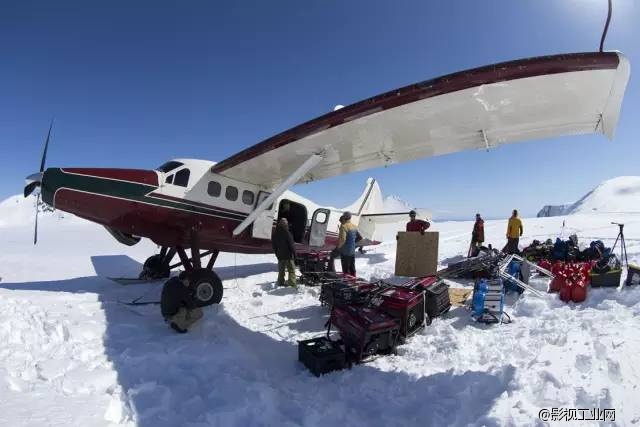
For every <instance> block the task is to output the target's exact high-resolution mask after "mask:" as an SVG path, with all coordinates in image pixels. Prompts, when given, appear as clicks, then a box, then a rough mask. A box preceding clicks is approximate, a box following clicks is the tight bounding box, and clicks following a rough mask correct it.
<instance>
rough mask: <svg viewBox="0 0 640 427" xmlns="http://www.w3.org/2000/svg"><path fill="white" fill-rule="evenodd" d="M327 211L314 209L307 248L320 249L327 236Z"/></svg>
mask: <svg viewBox="0 0 640 427" xmlns="http://www.w3.org/2000/svg"><path fill="white" fill-rule="evenodd" d="M330 213H331V211H330V210H329V209H323V208H320V209H316V210H315V212H314V213H313V216H312V217H311V229H310V231H309V246H316V247H322V246H324V239H325V237H326V235H327V225H328V224H329V214H330Z"/></svg>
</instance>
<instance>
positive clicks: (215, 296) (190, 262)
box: [140, 238, 223, 307]
mask: <svg viewBox="0 0 640 427" xmlns="http://www.w3.org/2000/svg"><path fill="white" fill-rule="evenodd" d="M176 254H178V256H179V257H180V262H178V263H176V264H170V263H171V260H172V259H173V257H174V256H175V255H176ZM207 255H211V258H209V261H208V262H207V264H206V266H204V267H203V265H202V259H203V258H204V257H206V256H207ZM217 258H218V251H217V250H210V251H206V252H200V250H199V249H198V246H197V240H196V239H195V238H194V239H193V244H192V246H191V257H189V256H188V255H187V252H186V251H185V249H184V248H182V247H179V246H178V247H175V248H164V247H163V248H162V250H161V251H160V253H159V254H158V255H153V256H152V257H149V259H147V261H145V263H144V267H143V268H142V273H140V278H143V276H144V278H154V279H156V278H164V277H169V276H170V271H171V269H173V268H176V267H183V268H184V269H185V271H186V272H187V277H188V278H189V289H190V290H191V291H192V292H193V298H194V299H195V301H196V304H197V305H198V307H206V306H208V305H211V304H219V303H220V301H221V300H222V294H223V288H222V280H220V277H218V275H217V274H216V273H215V272H214V271H213V266H214V264H215V262H216V259H217ZM165 286H166V284H165Z"/></svg>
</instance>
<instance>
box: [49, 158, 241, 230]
mask: <svg viewBox="0 0 640 427" xmlns="http://www.w3.org/2000/svg"><path fill="white" fill-rule="evenodd" d="M60 188H68V189H71V190H78V191H83V192H87V193H93V194H101V195H105V196H109V197H117V198H120V199H127V200H132V201H137V202H142V203H149V204H153V205H157V206H162V207H167V208H176V209H182V210H186V211H190V212H194V213H202V214H209V215H215V216H218V217H223V218H227V219H232V220H236V221H242V220H243V219H244V218H246V215H243V214H235V213H231V212H222V211H218V210H213V209H207V208H203V207H199V206H195V205H192V204H187V203H189V202H188V201H187V200H185V203H180V202H175V201H172V200H166V199H160V198H155V197H147V194H149V193H151V192H152V191H154V190H156V189H158V187H157V186H155V185H150V184H141V183H136V182H127V181H118V180H115V179H109V178H102V177H95V176H88V175H78V174H74V173H69V172H65V171H64V170H62V169H60V168H49V169H47V170H46V171H45V173H44V176H43V178H42V200H43V201H44V202H45V203H47V204H48V205H50V206H53V197H54V194H55V192H56V191H57V190H58V189H60Z"/></svg>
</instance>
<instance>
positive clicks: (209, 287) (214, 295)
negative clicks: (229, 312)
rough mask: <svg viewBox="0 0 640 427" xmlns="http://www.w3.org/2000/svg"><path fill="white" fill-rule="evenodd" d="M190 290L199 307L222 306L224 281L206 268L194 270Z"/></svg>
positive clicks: (190, 277)
mask: <svg viewBox="0 0 640 427" xmlns="http://www.w3.org/2000/svg"><path fill="white" fill-rule="evenodd" d="M189 282H190V284H189V289H191V291H192V292H193V297H194V299H195V300H196V303H197V304H198V306H199V307H206V306H208V305H211V304H220V301H221V300H222V294H223V292H224V291H223V288H222V280H220V277H218V275H217V274H216V273H215V272H214V271H213V270H207V269H206V268H200V269H197V270H193V271H192V272H191V274H190V275H189Z"/></svg>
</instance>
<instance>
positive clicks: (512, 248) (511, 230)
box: [502, 209, 524, 254]
mask: <svg viewBox="0 0 640 427" xmlns="http://www.w3.org/2000/svg"><path fill="white" fill-rule="evenodd" d="M523 231H524V229H523V228H522V221H521V220H520V218H518V210H517V209H514V210H513V214H512V215H511V218H509V223H508V224H507V244H506V246H505V247H504V248H503V249H502V252H505V253H508V254H517V253H520V250H519V249H518V243H520V236H522V232H523Z"/></svg>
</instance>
